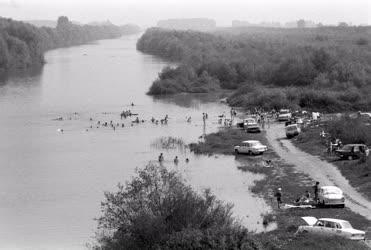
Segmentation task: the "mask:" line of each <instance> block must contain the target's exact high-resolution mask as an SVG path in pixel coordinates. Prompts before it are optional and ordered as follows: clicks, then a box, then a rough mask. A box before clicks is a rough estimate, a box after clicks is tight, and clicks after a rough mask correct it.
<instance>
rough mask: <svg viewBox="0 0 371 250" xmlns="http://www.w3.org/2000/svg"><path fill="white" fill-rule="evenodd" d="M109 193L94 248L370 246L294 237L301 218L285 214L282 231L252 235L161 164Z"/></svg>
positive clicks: (223, 208)
mask: <svg viewBox="0 0 371 250" xmlns="http://www.w3.org/2000/svg"><path fill="white" fill-rule="evenodd" d="M105 197H106V199H105V201H103V202H102V212H103V215H102V216H101V217H100V218H99V219H98V223H99V230H98V232H97V235H96V239H97V242H96V245H95V246H94V247H93V249H99V250H101V249H130V250H132V249H134V250H135V249H246V250H249V249H251V250H252V249H256V250H258V249H367V247H366V246H364V245H362V243H358V242H353V241H350V240H346V239H343V238H337V237H334V238H331V237H322V236H315V235H303V236H301V235H294V233H295V231H296V229H297V226H298V225H300V224H299V223H302V222H300V220H299V219H297V218H300V216H287V217H285V220H284V221H286V222H285V223H284V225H285V226H283V227H282V229H280V230H278V231H273V232H270V233H262V234H255V235H254V234H251V233H249V232H248V231H247V229H246V228H244V227H243V226H241V225H240V224H239V222H238V221H236V220H235V219H234V218H233V216H232V213H231V206H230V205H228V204H225V203H223V202H221V201H219V200H217V199H216V197H215V196H214V195H213V194H211V193H210V191H207V190H206V191H204V192H203V193H201V194H200V193H196V192H195V191H193V190H192V188H191V187H189V186H187V185H185V184H184V182H183V181H182V179H181V178H180V177H179V175H178V174H177V173H176V172H173V171H168V170H166V168H164V167H161V166H155V165H149V166H147V167H145V168H144V169H140V170H138V171H137V175H136V176H135V177H134V178H133V179H132V180H131V181H130V182H127V183H126V185H125V186H123V185H119V187H118V191H117V192H113V193H106V194H105ZM326 211H327V212H328V213H329V211H328V210H325V212H326ZM300 212H301V213H307V212H306V211H303V210H300ZM362 221H363V224H365V223H364V219H363V218H362ZM356 226H357V225H356Z"/></svg>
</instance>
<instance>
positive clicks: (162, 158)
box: [158, 153, 164, 163]
mask: <svg viewBox="0 0 371 250" xmlns="http://www.w3.org/2000/svg"><path fill="white" fill-rule="evenodd" d="M158 161H159V162H160V163H162V162H163V161H164V155H163V154H162V153H161V154H160V155H159V156H158Z"/></svg>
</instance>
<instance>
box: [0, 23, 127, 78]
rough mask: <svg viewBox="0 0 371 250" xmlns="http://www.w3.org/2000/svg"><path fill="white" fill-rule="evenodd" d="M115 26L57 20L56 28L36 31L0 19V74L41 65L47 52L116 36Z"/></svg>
mask: <svg viewBox="0 0 371 250" xmlns="http://www.w3.org/2000/svg"><path fill="white" fill-rule="evenodd" d="M121 34H122V30H121V29H120V27H118V26H115V25H106V26H92V25H83V26H80V25H76V24H73V23H72V22H70V21H69V20H68V18H67V17H63V16H62V17H60V18H59V19H58V24H57V27H56V28H50V27H41V28H37V27H35V26H33V25H31V24H28V23H25V22H19V21H14V20H12V19H6V18H0V72H4V71H7V70H12V69H24V68H28V67H30V66H31V65H38V64H39V65H41V64H42V63H43V62H44V52H45V51H47V50H50V49H55V48H60V47H68V46H72V45H79V44H84V43H87V42H90V41H94V40H98V39H108V38H115V37H119V36H120V35H121Z"/></svg>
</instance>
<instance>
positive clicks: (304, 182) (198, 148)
mask: <svg viewBox="0 0 371 250" xmlns="http://www.w3.org/2000/svg"><path fill="white" fill-rule="evenodd" d="M265 133H266V132H264V131H263V132H262V133H260V134H246V133H245V132H243V131H242V130H237V129H223V130H221V131H219V132H217V133H213V134H209V135H207V136H206V137H205V141H204V142H201V143H198V144H192V145H191V146H190V147H191V149H192V150H193V151H194V152H195V153H198V154H233V146H234V145H236V143H239V142H240V141H242V140H247V139H257V140H260V141H261V142H262V143H263V144H265V145H268V147H269V148H270V149H269V150H268V151H267V152H266V153H265V154H263V155H262V156H244V155H238V156H236V158H237V159H238V161H239V162H240V166H239V169H240V170H241V171H250V172H254V173H261V174H264V175H265V176H266V177H265V178H264V179H263V180H261V181H257V182H256V183H255V186H254V187H253V188H252V189H251V190H252V191H253V192H254V193H256V194H257V195H260V196H262V197H264V198H265V200H266V201H267V202H268V203H269V204H270V205H271V206H272V208H273V212H272V213H271V214H267V215H265V224H269V223H270V222H273V221H274V222H276V223H277V225H278V228H277V229H276V230H274V231H272V232H268V233H264V234H262V235H263V236H262V237H263V238H265V237H266V238H268V239H271V240H273V242H275V244H277V245H280V246H281V247H282V248H283V249H290V246H293V245H295V246H296V248H297V249H306V248H305V246H306V247H307V248H308V246H309V244H310V247H309V248H311V249H313V247H316V248H323V249H349V248H354V249H362V246H361V245H359V244H358V243H356V242H350V241H348V242H347V244H350V245H348V246H347V248H342V247H344V246H342V245H341V244H342V243H343V242H341V241H338V240H333V239H327V240H326V241H316V242H315V243H314V242H313V241H310V243H308V242H307V241H306V239H305V238H306V237H302V236H295V235H294V233H295V232H296V229H297V227H298V226H299V225H303V224H304V222H303V221H302V220H301V218H300V217H302V216H314V217H317V218H326V217H330V218H341V219H345V220H348V221H350V222H351V224H352V225H353V226H354V227H355V228H359V229H363V230H366V228H367V227H369V226H371V222H370V221H368V220H367V219H365V218H364V217H363V216H361V215H359V214H356V213H354V212H352V211H351V210H350V209H348V208H344V209H335V208H326V209H324V208H316V209H287V210H283V209H278V208H276V207H277V204H276V202H275V198H274V197H273V194H274V191H275V190H276V189H277V188H278V187H281V188H282V193H283V197H282V199H283V202H284V203H292V202H293V201H294V200H295V199H296V198H297V197H298V196H300V195H302V194H303V193H304V192H305V191H306V190H309V191H311V192H312V186H313V184H314V180H312V179H310V178H309V177H308V176H306V175H304V174H301V173H299V172H297V171H295V169H294V167H293V166H292V165H289V164H287V163H285V162H284V161H282V160H281V159H280V158H279V157H278V155H277V154H276V153H275V152H274V151H273V150H271V147H270V146H269V143H268V140H267V138H266V135H265ZM267 161H271V163H270V164H269V165H270V167H268V166H267V164H266V162H267ZM314 244H319V245H317V246H315V245H314Z"/></svg>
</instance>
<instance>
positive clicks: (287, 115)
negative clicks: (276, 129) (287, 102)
mask: <svg viewBox="0 0 371 250" xmlns="http://www.w3.org/2000/svg"><path fill="white" fill-rule="evenodd" d="M291 117H292V115H291V112H290V110H289V109H281V110H280V112H279V114H278V118H277V119H278V121H280V122H282V121H290V119H291Z"/></svg>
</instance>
